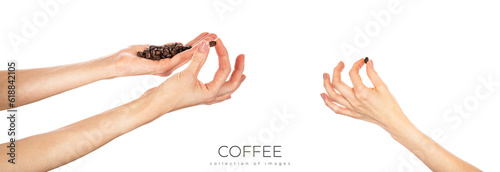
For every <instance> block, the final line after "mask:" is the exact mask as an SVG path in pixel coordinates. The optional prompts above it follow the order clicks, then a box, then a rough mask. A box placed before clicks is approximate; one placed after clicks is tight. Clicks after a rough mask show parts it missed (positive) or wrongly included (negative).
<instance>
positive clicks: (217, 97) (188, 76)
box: [143, 37, 246, 115]
mask: <svg viewBox="0 0 500 172" xmlns="http://www.w3.org/2000/svg"><path fill="white" fill-rule="evenodd" d="M212 40H215V41H216V42H217V44H216V45H215V51H216V52H217V55H218V58H219V68H218V70H217V72H216V73H215V76H214V78H213V80H212V81H211V82H209V83H202V82H201V81H200V80H198V78H197V77H198V73H199V72H200V70H201V68H202V66H203V64H204V63H205V60H206V58H207V57H208V53H209V51H210V47H209V44H208V42H209V41H212ZM192 49H193V50H194V52H193V56H192V60H191V63H190V64H189V66H188V67H187V68H186V69H185V70H183V71H181V72H179V73H177V74H175V75H173V76H171V77H170V78H168V79H167V80H166V81H165V82H164V83H162V84H161V85H160V86H158V87H156V88H153V89H151V90H149V91H148V92H146V93H145V95H144V96H149V97H150V98H148V99H149V100H150V101H149V102H150V103H151V104H152V106H153V107H154V108H153V109H159V110H160V111H159V113H158V115H163V114H165V113H167V112H169V111H174V110H178V109H182V108H186V107H190V106H194V105H199V104H213V103H218V102H222V101H224V100H227V99H229V98H231V94H232V93H233V92H234V91H236V89H238V87H239V86H240V84H241V83H242V82H243V81H244V80H245V77H246V76H245V75H243V70H244V60H245V56H244V55H239V56H238V57H237V58H236V64H235V70H234V71H233V72H232V74H231V76H230V78H229V80H227V78H228V77H229V74H230V73H231V65H230V62H229V56H228V52H227V50H226V48H225V47H224V44H223V43H222V40H221V39H219V38H217V37H206V38H205V39H203V40H202V41H200V43H199V44H197V45H196V46H194V47H193V48H192ZM144 96H143V97H144ZM165 102H167V103H165ZM166 104H168V105H166Z"/></svg>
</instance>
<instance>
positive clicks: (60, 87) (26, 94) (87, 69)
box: [0, 58, 116, 110]
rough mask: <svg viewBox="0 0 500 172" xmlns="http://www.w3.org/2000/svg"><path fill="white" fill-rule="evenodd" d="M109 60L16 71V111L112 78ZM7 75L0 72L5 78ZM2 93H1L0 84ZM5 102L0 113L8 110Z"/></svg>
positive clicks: (4, 95) (112, 73)
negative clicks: (27, 105)
mask: <svg viewBox="0 0 500 172" xmlns="http://www.w3.org/2000/svg"><path fill="white" fill-rule="evenodd" d="M111 63H112V62H111V61H110V59H109V58H99V59H95V60H91V61H86V62H81V63H76V64H70V65H63V66H56V67H48V68H38V69H24V70H17V71H16V82H15V86H16V107H19V106H22V105H26V104H29V103H32V102H36V101H39V100H42V99H45V98H47V97H50V96H53V95H56V94H59V93H62V92H65V91H68V90H71V89H74V88H77V87H80V86H83V85H86V84H89V83H92V82H95V81H99V80H101V79H106V78H112V77H115V73H116V72H115V71H114V70H113V66H112V65H111ZM6 72H7V71H1V74H2V76H6V75H7V74H6ZM0 84H1V86H0V87H1V88H2V90H5V89H4V87H6V86H4V84H7V82H1V83H0ZM6 92H7V91H1V92H0V96H1V97H6V96H7V95H6ZM6 100H7V99H6V98H5V99H2V103H1V105H0V110H4V109H7V108H9V107H8V106H7V105H8V103H4V102H6Z"/></svg>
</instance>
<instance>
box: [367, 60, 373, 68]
mask: <svg viewBox="0 0 500 172" xmlns="http://www.w3.org/2000/svg"><path fill="white" fill-rule="evenodd" d="M368 65H370V67H372V68H373V60H370V61H368Z"/></svg>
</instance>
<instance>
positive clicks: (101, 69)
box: [89, 56, 120, 79]
mask: <svg viewBox="0 0 500 172" xmlns="http://www.w3.org/2000/svg"><path fill="white" fill-rule="evenodd" d="M110 57H111V56H108V57H101V58H97V59H94V60H91V61H90V62H89V64H90V66H91V70H92V71H95V72H97V73H98V74H99V76H100V78H101V79H113V78H116V77H119V76H120V75H119V73H118V71H117V70H116V68H115V65H114V64H113V59H112V58H110Z"/></svg>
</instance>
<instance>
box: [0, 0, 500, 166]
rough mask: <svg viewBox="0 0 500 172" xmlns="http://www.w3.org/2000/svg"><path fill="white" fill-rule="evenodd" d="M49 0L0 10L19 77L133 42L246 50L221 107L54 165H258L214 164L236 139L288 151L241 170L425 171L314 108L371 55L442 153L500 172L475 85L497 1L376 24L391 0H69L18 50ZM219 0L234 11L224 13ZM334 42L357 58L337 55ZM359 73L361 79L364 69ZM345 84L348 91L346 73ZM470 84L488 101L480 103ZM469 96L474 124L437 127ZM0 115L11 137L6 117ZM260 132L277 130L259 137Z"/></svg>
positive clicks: (429, 7)
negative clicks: (333, 77)
mask: <svg viewBox="0 0 500 172" xmlns="http://www.w3.org/2000/svg"><path fill="white" fill-rule="evenodd" d="M47 1H48V0H34V1H28V2H25V1H3V2H2V4H1V5H0V21H1V23H2V27H0V36H2V39H0V40H1V41H0V44H1V45H0V47H1V50H0V53H1V54H0V57H1V58H2V60H1V61H2V62H5V61H7V60H10V59H16V60H17V61H18V63H19V66H20V68H22V69H29V68H39V67H48V66H56V65H64V64H70V63H76V62H81V61H87V60H91V59H95V58H98V57H101V56H105V55H108V54H111V53H113V52H116V51H119V50H120V49H122V48H125V47H127V46H128V45H133V44H147V43H149V44H164V43H168V42H175V41H181V42H187V41H189V40H190V39H192V38H194V37H195V36H196V35H198V34H199V33H201V32H204V31H208V32H214V33H217V34H218V36H219V37H220V38H221V39H222V40H223V41H224V43H225V45H226V47H227V48H228V50H229V52H230V56H231V58H232V59H231V62H233V63H234V59H235V57H236V56H237V55H238V54H240V53H244V54H246V62H245V63H246V67H245V68H246V69H245V74H246V75H247V79H246V80H245V82H244V83H243V85H242V86H241V88H240V89H239V90H238V91H237V92H236V93H235V94H234V95H233V98H232V99H230V100H228V101H226V102H223V103H220V104H216V105H211V106H197V107H192V108H189V109H183V110H180V111H177V112H173V113H170V114H166V115H164V116H163V117H161V118H159V119H157V120H156V121H154V122H152V123H150V124H148V125H145V126H143V127H140V128H138V129H136V130H134V131H132V132H130V133H128V134H125V135H123V136H121V137H119V138H117V139H115V140H113V141H112V142H110V143H108V144H106V145H105V146H103V147H101V148H99V149H98V150H96V151H94V152H92V153H90V154H88V155H87V156H85V157H83V158H81V159H79V160H77V161H75V162H73V163H70V164H68V165H66V166H63V167H60V168H58V169H55V170H54V171H232V170H231V169H230V168H226V167H225V166H222V167H221V166H219V167H214V166H210V164H209V163H210V162H220V161H243V162H246V161H249V162H253V161H251V160H247V159H243V158H225V159H224V158H220V157H219V155H218V154H217V149H218V148H219V146H221V145H229V146H231V145H242V143H243V142H247V140H248V138H251V137H257V138H259V136H261V139H258V140H259V145H281V146H282V155H283V157H282V158H275V159H260V160H269V161H278V162H279V161H285V162H290V163H291V166H289V167H286V166H285V167H283V166H282V167H265V166H264V167H244V168H238V169H237V170H241V171H306V170H307V171H413V170H414V171H429V169H427V168H426V167H425V166H424V165H423V164H421V163H415V162H414V161H413V160H410V159H409V157H410V155H411V154H410V152H409V151H407V150H406V149H405V148H404V147H403V146H401V145H399V144H398V143H397V142H396V141H394V140H393V139H392V138H391V137H390V136H389V135H388V134H387V133H386V132H385V131H384V130H382V129H381V128H379V127H377V126H375V125H373V124H370V123H367V122H364V121H357V120H354V119H351V118H348V117H344V116H340V115H336V114H335V113H333V112H332V111H331V110H330V109H328V108H327V107H326V106H325V105H324V104H323V101H322V99H321V98H320V95H319V94H320V93H321V92H324V89H323V87H322V73H323V72H329V73H331V71H332V69H333V68H334V66H335V65H336V64H337V63H338V62H339V61H341V60H342V61H344V62H346V70H349V68H350V66H351V65H352V61H353V60H357V59H358V58H362V57H365V56H368V57H370V58H371V59H373V60H374V66H375V69H376V70H377V71H378V73H379V75H380V76H381V77H382V79H383V80H384V81H385V82H386V84H387V85H388V86H389V88H390V90H391V92H392V93H393V95H394V96H395V97H396V99H397V100H398V102H399V103H400V105H401V107H402V108H403V110H404V112H405V113H406V115H407V116H408V117H409V118H410V120H412V121H413V122H414V124H415V125H416V126H417V127H418V128H420V129H421V130H422V131H424V132H425V133H427V134H428V135H432V132H434V131H442V132H443V136H442V137H440V138H441V140H442V141H441V142H440V143H442V145H443V146H444V147H445V148H446V149H448V150H449V151H451V152H452V153H454V154H455V155H457V156H459V157H460V158H463V159H464V160H466V161H468V162H470V163H471V164H474V165H475V166H477V167H479V168H480V169H482V170H485V171H500V167H499V166H498V162H499V160H500V158H499V154H500V148H499V147H498V145H500V140H499V137H498V136H499V133H498V131H500V125H498V124H497V122H498V121H499V120H500V110H498V103H499V102H500V86H496V87H493V90H492V91H491V92H488V91H487V90H486V89H484V88H483V86H482V83H481V82H480V81H479V80H480V78H484V79H487V77H488V76H491V77H492V78H493V80H494V81H497V82H498V81H500V69H499V68H498V65H499V63H500V60H499V59H500V55H499V53H498V49H499V48H498V47H500V41H499V40H500V33H499V32H498V31H499V30H500V23H499V22H498V16H500V11H499V10H498V7H499V5H500V4H499V3H498V2H495V1H474V3H472V1H468V2H463V1H451V0H449V1H431V0H414V1H410V0H400V1H397V0H396V2H399V5H398V8H397V9H398V12H396V13H391V18H390V21H389V22H388V23H387V25H386V26H380V24H381V23H380V22H377V20H376V19H375V18H374V17H373V16H372V14H371V12H375V13H379V12H383V11H387V10H388V9H389V8H390V7H388V6H389V5H390V4H392V3H394V1H395V0H382V1H370V0H352V1H342V2H340V1H328V2H327V1H312V0H308V1H265V0H252V1H250V0H239V1H238V0H233V1H230V0H229V1H227V0H208V1H207V0H199V1H194V0H183V1H146V0H144V1H140V2H139V1H136V3H131V2H128V1H127V2H124V1H96V0H95V1H77V0H69V1H68V2H64V3H58V4H59V7H60V8H58V9H57V12H56V13H55V15H54V16H53V17H52V16H51V17H49V18H48V19H47V20H48V21H46V23H45V24H43V23H42V24H43V25H41V26H40V27H37V28H38V32H37V33H36V34H34V36H31V38H28V39H27V40H28V42H27V43H25V44H21V45H19V46H18V48H19V50H18V51H15V50H14V46H13V45H12V44H11V43H10V42H9V39H7V38H8V37H7V35H8V34H17V35H22V33H21V31H22V27H23V25H25V23H24V22H23V18H26V19H27V20H28V21H31V22H32V21H33V16H36V15H40V14H38V13H45V12H44V10H43V9H42V8H41V7H40V6H39V5H38V3H40V2H41V3H43V2H47ZM214 4H218V5H219V6H224V5H225V7H226V8H227V9H229V10H227V11H223V12H221V11H219V9H218V8H215V7H214ZM37 20H40V21H43V18H38V19H37ZM374 23H376V24H375V25H377V26H380V29H379V30H377V28H376V26H374V25H373V24H374ZM367 25H368V26H370V28H369V29H370V30H369V33H371V34H372V35H371V36H369V37H368V38H369V42H368V43H366V44H365V45H362V46H359V45H355V43H354V38H355V37H356V36H357V34H359V33H357V32H356V28H359V29H360V30H362V32H363V33H367V32H366V31H365V28H366V26H367ZM343 43H345V44H349V45H352V46H354V47H356V48H357V49H359V52H357V53H354V54H352V56H346V55H345V54H344V53H343V51H342V49H341V45H342V44H343ZM4 67H5V69H6V68H7V66H6V65H5V66H4ZM216 68H217V60H216V58H215V53H212V54H211V55H210V56H209V59H208V61H207V63H206V64H205V66H204V68H203V70H202V75H201V76H200V79H202V80H203V81H208V80H209V79H210V78H211V76H212V75H213V73H214V72H215V70H216ZM3 70H4V69H3ZM361 71H362V73H361V75H362V77H363V79H364V82H365V84H369V80H368V79H367V77H366V73H365V70H364V68H363V69H362V70H361ZM343 79H344V80H345V82H346V83H350V81H349V77H348V75H347V72H345V71H344V73H343ZM162 80H164V78H161V77H151V76H136V77H125V78H117V79H113V80H105V81H99V82H96V83H92V84H89V85H87V86H84V87H81V88H78V89H75V90H71V91H68V92H65V93H63V94H61V95H57V96H54V97H51V98H47V99H45V100H42V101H40V102H37V103H33V104H30V105H26V106H23V107H21V108H20V111H19V117H18V119H19V123H18V129H19V133H20V135H19V138H24V137H28V136H31V135H36V134H40V133H44V132H49V131H52V130H55V129H57V128H60V127H63V126H65V125H68V124H71V123H73V122H77V121H79V120H82V119H85V118H88V117H91V116H93V115H95V114H98V113H100V112H103V111H105V110H107V109H110V108H113V107H116V106H117V105H119V104H123V103H126V102H128V101H130V100H132V99H133V98H136V97H138V96H139V95H140V94H142V92H144V91H145V90H147V89H148V88H150V87H153V86H155V85H158V84H159V83H160V81H162ZM144 83H146V84H144ZM478 87H481V88H483V89H482V92H481V93H484V94H488V95H489V96H487V97H486V98H483V99H481V100H479V99H477V96H476V93H475V90H476V89H477V88H478ZM19 94H22V93H19ZM474 100H477V102H474ZM464 102H465V105H466V106H467V104H468V105H469V106H470V105H474V106H475V107H474V108H472V109H470V111H468V113H469V114H470V116H468V117H467V118H464V117H461V116H460V115H459V114H457V113H453V114H450V115H449V116H448V118H451V119H452V120H451V121H449V120H445V117H444V114H445V112H446V111H447V110H450V109H451V110H453V107H454V106H455V105H460V106H463V105H464ZM165 103H168V102H165ZM2 113H3V114H6V112H5V111H3V112H2ZM276 113H278V114H280V113H281V114H289V115H290V114H293V115H294V116H295V117H294V118H293V119H290V120H289V123H288V124H286V125H284V127H285V128H284V129H283V130H273V127H270V122H273V124H274V125H278V126H282V125H283V123H282V121H280V120H278V121H275V119H277V116H276V115H275V114H276ZM457 120H459V121H460V123H457ZM0 121H1V122H0V126H2V128H4V129H6V128H7V125H8V124H7V120H6V119H3V120H0ZM274 122H275V123H274ZM269 131H272V132H271V133H272V136H269V135H265V134H263V133H269ZM0 140H1V142H6V141H7V134H6V133H4V132H2V134H1V135H0ZM56 145H57V144H55V146H56ZM19 151H22V150H19ZM41 156H42V155H41ZM19 158H22V157H19Z"/></svg>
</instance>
